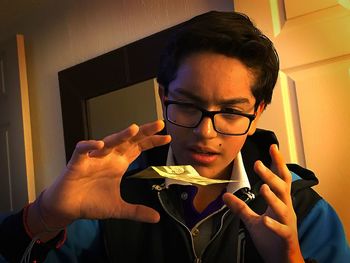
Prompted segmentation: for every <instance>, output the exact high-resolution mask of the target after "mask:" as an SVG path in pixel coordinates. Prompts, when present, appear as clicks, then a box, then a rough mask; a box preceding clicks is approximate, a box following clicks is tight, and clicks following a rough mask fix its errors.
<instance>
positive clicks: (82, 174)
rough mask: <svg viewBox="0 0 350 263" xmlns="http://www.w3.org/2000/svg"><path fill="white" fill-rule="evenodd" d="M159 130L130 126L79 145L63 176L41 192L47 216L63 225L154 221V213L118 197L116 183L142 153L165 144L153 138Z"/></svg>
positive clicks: (153, 125)
mask: <svg viewBox="0 0 350 263" xmlns="http://www.w3.org/2000/svg"><path fill="white" fill-rule="evenodd" d="M162 128H163V124H162V123H161V122H154V123H151V124H148V125H144V126H141V127H140V129H138V127H137V126H130V127H129V128H128V129H126V130H124V131H122V132H120V133H117V134H114V135H111V136H108V137H106V138H105V139H103V142H102V141H86V142H80V143H79V144H78V145H77V147H76V150H75V152H74V153H73V156H72V158H71V160H70V161H69V163H68V165H67V167H66V169H65V171H64V173H63V174H62V175H61V176H60V178H58V180H56V182H55V183H54V184H53V185H52V186H51V187H50V188H49V189H48V190H47V191H46V192H45V200H44V201H46V204H47V205H46V207H45V209H46V211H47V213H48V214H51V215H52V216H54V215H60V217H61V220H63V221H66V222H67V223H69V222H70V221H72V220H74V219H77V218H90V219H103V218H112V217H114V218H129V219H135V220H142V221H155V220H157V218H158V214H157V213H156V212H155V211H154V210H152V209H150V208H147V207H144V206H142V205H131V204H128V203H126V202H125V201H124V200H123V199H122V198H121V195H120V182H121V178H122V176H123V174H124V173H125V171H126V170H127V168H128V166H129V165H130V163H131V162H132V161H133V160H135V158H137V156H138V155H139V154H140V153H141V152H142V151H144V150H147V149H149V148H152V147H156V146H159V145H163V144H165V143H168V142H169V140H170V138H169V136H160V135H155V133H156V132H158V131H159V130H160V129H162ZM52 204H55V205H54V207H52ZM43 205H45V203H44V204H43Z"/></svg>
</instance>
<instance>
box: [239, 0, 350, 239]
mask: <svg viewBox="0 0 350 263" xmlns="http://www.w3.org/2000/svg"><path fill="white" fill-rule="evenodd" d="M234 6H235V10H236V11H241V12H243V13H246V14H248V15H249V16H250V17H251V18H252V19H253V21H254V22H255V23H256V24H257V25H258V27H259V28H261V29H262V30H263V32H264V33H266V34H267V35H268V36H269V37H270V38H271V39H272V41H273V42H274V43H275V46H276V49H277V51H278V53H279V55H280V60H281V73H280V79H279V81H278V84H277V86H276V94H275V95H276V96H275V97H274V98H273V102H272V106H271V107H269V108H268V109H267V111H266V114H265V116H263V118H262V120H261V126H262V127H264V128H268V129H272V130H275V131H276V133H277V135H278V137H279V139H280V143H281V145H282V150H283V153H284V155H285V156H286V159H287V161H288V162H297V163H300V164H302V165H305V166H306V167H307V168H309V169H311V170H313V171H314V172H315V174H316V175H317V177H318V178H319V180H320V184H319V185H318V186H316V187H315V188H316V190H317V191H318V192H319V193H320V194H321V195H322V196H323V197H325V199H326V200H327V201H329V202H330V203H331V204H332V206H333V207H334V208H335V209H336V210H337V212H338V214H339V216H340V218H341V220H342V222H343V224H344V226H345V230H346V232H347V238H348V240H350V213H349V210H348V204H347V200H349V199H350V193H349V190H348V189H349V188H350V170H349V168H348V166H347V163H349V159H350V158H349V157H350V153H349V149H350V140H349V134H350V107H349V106H348V104H349V101H350V1H349V0H338V1H337V0H323V1H319V0H310V1H302V0H284V1H283V0H270V1H269V0H253V1H244V0H235V1H234Z"/></svg>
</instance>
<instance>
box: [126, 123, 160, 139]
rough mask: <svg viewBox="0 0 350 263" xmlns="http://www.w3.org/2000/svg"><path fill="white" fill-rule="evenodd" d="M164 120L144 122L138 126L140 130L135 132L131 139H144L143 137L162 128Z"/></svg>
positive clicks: (151, 134) (153, 133)
mask: <svg viewBox="0 0 350 263" xmlns="http://www.w3.org/2000/svg"><path fill="white" fill-rule="evenodd" d="M164 125H165V124H164V121H162V120H157V121H154V122H151V123H146V124H144V125H141V126H140V130H139V132H138V133H137V135H136V136H135V137H134V138H133V139H132V140H133V142H139V141H142V140H144V139H145V138H147V137H149V136H153V135H155V134H156V133H158V132H160V131H161V130H163V129H164Z"/></svg>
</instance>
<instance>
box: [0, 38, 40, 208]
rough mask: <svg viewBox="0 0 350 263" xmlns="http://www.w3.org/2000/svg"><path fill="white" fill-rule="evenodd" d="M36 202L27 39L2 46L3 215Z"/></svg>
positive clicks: (0, 134) (0, 160) (0, 193)
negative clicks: (25, 41)
mask: <svg viewBox="0 0 350 263" xmlns="http://www.w3.org/2000/svg"><path fill="white" fill-rule="evenodd" d="M34 198H35V187H34V168H33V155H32V138H31V127H30V114H29V99H28V85H27V73H26V62H25V53H24V39H23V36H21V35H16V36H14V37H13V38H12V39H10V40H8V41H5V42H4V43H1V44H0V212H10V211H14V210H17V209H20V208H21V207H23V206H24V205H25V204H26V203H27V202H28V201H32V200H33V199H34Z"/></svg>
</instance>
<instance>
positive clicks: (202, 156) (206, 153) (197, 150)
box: [189, 146, 220, 165]
mask: <svg viewBox="0 0 350 263" xmlns="http://www.w3.org/2000/svg"><path fill="white" fill-rule="evenodd" d="M189 150H190V157H191V159H192V161H193V162H194V163H195V164H202V165H209V164H212V163H213V162H215V161H216V160H217V158H218V157H219V155H220V153H219V152H218V151H216V150H215V149H212V148H208V147H199V146H194V147H190V149H189Z"/></svg>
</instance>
